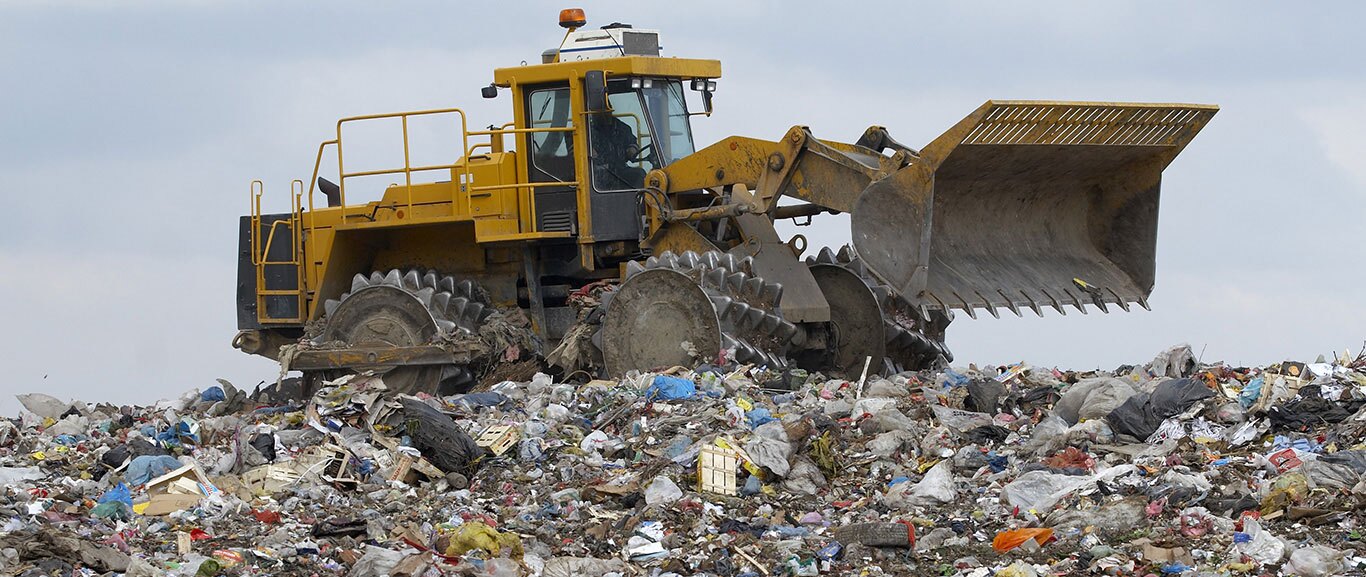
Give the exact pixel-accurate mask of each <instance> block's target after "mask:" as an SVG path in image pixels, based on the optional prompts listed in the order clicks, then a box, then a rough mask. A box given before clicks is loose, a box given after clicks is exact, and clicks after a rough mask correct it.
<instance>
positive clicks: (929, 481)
mask: <svg viewBox="0 0 1366 577" xmlns="http://www.w3.org/2000/svg"><path fill="white" fill-rule="evenodd" d="M957 497H958V494H957V491H956V490H954V486H953V465H952V461H950V460H949V459H945V460H943V461H940V462H939V464H937V465H935V466H933V467H930V470H929V472H927V473H925V477H924V478H923V479H921V480H920V482H919V483H916V484H915V486H914V487H911V490H910V501H911V502H912V503H914V504H916V505H920V506H924V507H929V506H934V505H944V504H948V503H952V502H953V501H954V499H956V498H957Z"/></svg>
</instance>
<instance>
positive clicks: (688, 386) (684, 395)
mask: <svg viewBox="0 0 1366 577" xmlns="http://www.w3.org/2000/svg"><path fill="white" fill-rule="evenodd" d="M696 394H697V383H694V382H692V381H691V380H689V379H680V378H678V377H670V376H668V375H655V380H654V381H652V382H651V383H650V386H649V388H646V389H645V398H646V399H647V400H651V401H676V400H678V399H688V398H692V397H693V396H694V395H696Z"/></svg>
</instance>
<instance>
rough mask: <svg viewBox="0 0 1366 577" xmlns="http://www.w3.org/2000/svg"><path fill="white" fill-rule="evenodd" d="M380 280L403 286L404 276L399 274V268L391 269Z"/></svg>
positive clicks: (388, 283)
mask: <svg viewBox="0 0 1366 577" xmlns="http://www.w3.org/2000/svg"><path fill="white" fill-rule="evenodd" d="M380 282H382V283H384V284H387V285H389V286H395V287H399V288H403V278H402V277H400V276H399V274H398V269H393V270H391V271H389V274H386V275H384V278H383V279H382V280H381V281H380Z"/></svg>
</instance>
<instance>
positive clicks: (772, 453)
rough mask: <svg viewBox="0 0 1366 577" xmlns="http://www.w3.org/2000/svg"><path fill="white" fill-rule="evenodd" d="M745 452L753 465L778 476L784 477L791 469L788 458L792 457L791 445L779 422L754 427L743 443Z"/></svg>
mask: <svg viewBox="0 0 1366 577" xmlns="http://www.w3.org/2000/svg"><path fill="white" fill-rule="evenodd" d="M745 452H746V453H748V454H749V457H750V459H751V460H753V462H754V464H755V465H758V466H760V467H764V468H766V469H768V470H770V471H773V473H774V474H775V475H778V476H779V477H786V476H787V472H788V471H789V470H790V469H791V465H789V464H788V460H789V459H791V457H792V445H791V444H789V443H788V441H787V429H784V428H783V424H782V423H781V422H772V423H769V424H767V425H761V426H759V428H757V429H755V430H754V437H753V438H752V439H750V440H749V442H747V443H745Z"/></svg>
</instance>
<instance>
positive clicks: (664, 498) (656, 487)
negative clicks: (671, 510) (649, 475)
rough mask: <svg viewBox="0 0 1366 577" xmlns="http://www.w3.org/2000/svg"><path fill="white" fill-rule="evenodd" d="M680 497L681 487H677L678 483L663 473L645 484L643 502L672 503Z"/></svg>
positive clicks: (650, 503) (653, 503)
mask: <svg viewBox="0 0 1366 577" xmlns="http://www.w3.org/2000/svg"><path fill="white" fill-rule="evenodd" d="M682 498H683V489H680V488H678V484H677V483H674V481H673V479H670V478H669V477H667V476H665V475H660V476H658V477H655V479H654V480H653V481H651V482H650V484H649V485H646V486H645V503H647V504H649V505H659V504H661V503H673V502H675V501H678V500H679V499H682Z"/></svg>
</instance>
